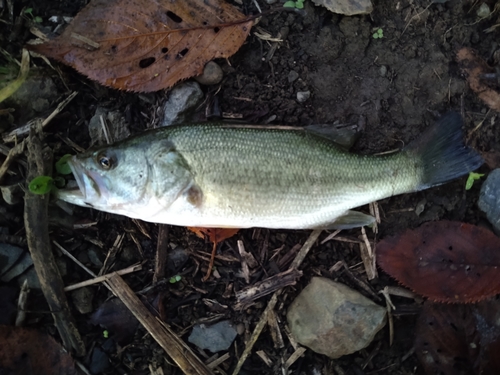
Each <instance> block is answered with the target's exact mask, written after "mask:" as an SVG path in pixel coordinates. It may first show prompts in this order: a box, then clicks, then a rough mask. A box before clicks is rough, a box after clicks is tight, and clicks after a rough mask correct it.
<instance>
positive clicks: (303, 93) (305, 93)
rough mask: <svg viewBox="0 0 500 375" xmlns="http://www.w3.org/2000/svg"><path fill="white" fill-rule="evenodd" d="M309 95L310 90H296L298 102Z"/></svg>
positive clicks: (303, 100)
mask: <svg viewBox="0 0 500 375" xmlns="http://www.w3.org/2000/svg"><path fill="white" fill-rule="evenodd" d="M310 97H311V91H299V92H297V101H298V102H299V103H304V102H305V101H306V100H307V99H309V98H310Z"/></svg>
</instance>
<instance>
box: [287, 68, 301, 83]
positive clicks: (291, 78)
mask: <svg viewBox="0 0 500 375" xmlns="http://www.w3.org/2000/svg"><path fill="white" fill-rule="evenodd" d="M298 78H299V73H297V72H296V71H295V70H290V73H288V82H290V83H292V82H295V81H296V80H297V79H298Z"/></svg>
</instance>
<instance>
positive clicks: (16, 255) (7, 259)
mask: <svg viewBox="0 0 500 375" xmlns="http://www.w3.org/2000/svg"><path fill="white" fill-rule="evenodd" d="M23 252H24V250H23V249H21V248H20V247H17V246H12V245H9V244H6V243H0V275H1V276H3V275H4V274H5V273H6V272H7V271H9V270H10V269H11V268H12V266H13V265H14V264H15V263H16V262H17V261H18V260H19V259H20V258H21V256H22V255H23Z"/></svg>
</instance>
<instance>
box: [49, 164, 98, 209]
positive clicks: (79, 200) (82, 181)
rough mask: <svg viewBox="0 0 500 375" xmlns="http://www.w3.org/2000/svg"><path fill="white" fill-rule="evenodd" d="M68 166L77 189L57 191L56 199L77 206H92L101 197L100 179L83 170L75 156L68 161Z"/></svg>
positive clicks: (96, 175)
mask: <svg viewBox="0 0 500 375" xmlns="http://www.w3.org/2000/svg"><path fill="white" fill-rule="evenodd" d="M68 165H69V167H70V169H71V172H72V173H73V176H74V177H75V180H76V183H77V185H78V189H76V188H73V189H63V190H59V191H58V193H57V196H58V198H59V199H61V200H63V201H66V202H69V203H73V204H76V205H79V206H93V205H94V203H97V202H98V201H99V200H100V199H101V198H102V197H103V194H102V189H101V186H103V181H102V177H101V176H99V175H98V174H97V173H95V172H92V171H89V170H88V169H86V168H84V167H83V166H82V165H81V163H80V162H79V161H78V159H77V158H76V156H73V157H72V158H71V159H70V160H68Z"/></svg>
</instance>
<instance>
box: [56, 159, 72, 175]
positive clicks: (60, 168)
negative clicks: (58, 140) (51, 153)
mask: <svg viewBox="0 0 500 375" xmlns="http://www.w3.org/2000/svg"><path fill="white" fill-rule="evenodd" d="M70 158H71V155H70V154H66V155H64V156H63V157H62V158H61V159H59V160H58V161H57V162H56V171H57V173H59V174H62V175H66V174H70V173H71V168H70V167H69V164H68V160H69V159H70Z"/></svg>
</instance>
